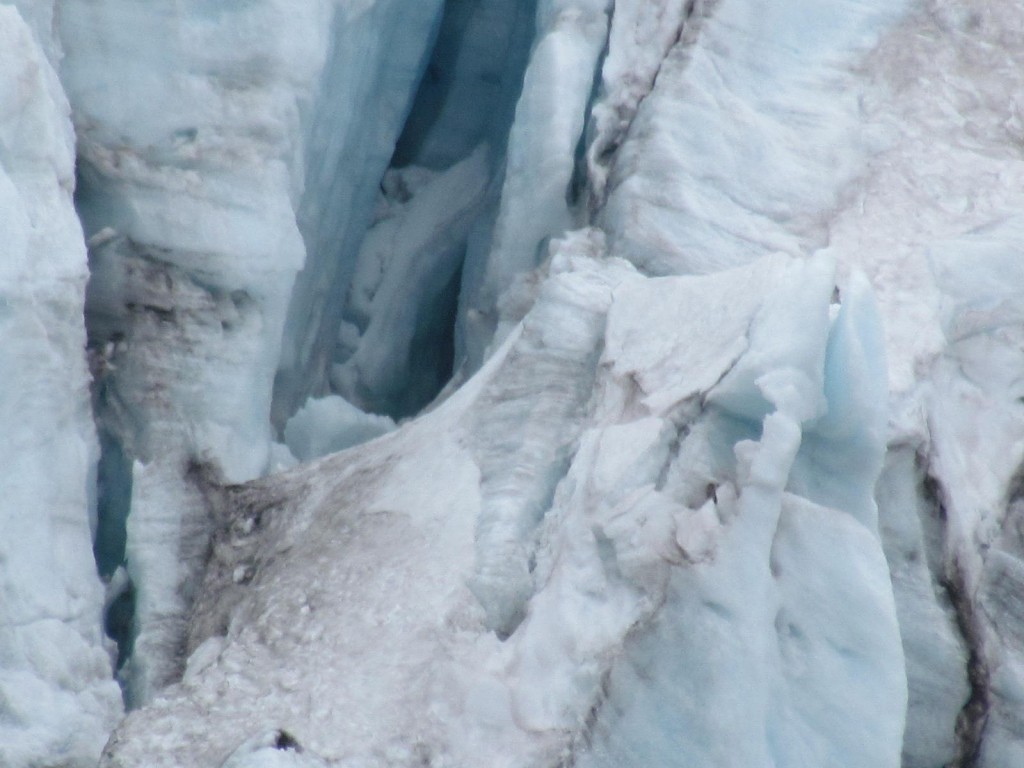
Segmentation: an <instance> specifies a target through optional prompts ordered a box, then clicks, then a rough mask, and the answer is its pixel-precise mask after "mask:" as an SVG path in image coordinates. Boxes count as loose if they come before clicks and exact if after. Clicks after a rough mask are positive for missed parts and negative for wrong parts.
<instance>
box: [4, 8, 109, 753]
mask: <svg viewBox="0 0 1024 768" xmlns="http://www.w3.org/2000/svg"><path fill="white" fill-rule="evenodd" d="M46 6H47V4H45V3H40V4H39V7H38V8H37V9H36V10H38V12H39V13H38V16H39V17H40V18H43V17H45V16H46V13H47V7H46ZM33 20H35V19H33ZM44 41H45V49H46V50H50V51H52V50H54V48H55V44H54V42H53V39H52V37H51V36H50V30H49V27H48V26H47V25H42V24H40V25H37V26H36V27H35V28H34V30H33V29H32V28H30V27H29V25H28V24H27V23H26V21H25V20H24V19H23V18H22V17H21V15H20V14H19V11H18V10H17V9H16V8H14V7H12V6H11V5H9V4H0V51H3V54H2V56H0V370H2V372H3V373H2V374H0V429H2V431H3V435H4V438H3V441H2V443H0V489H2V494H0V531H2V534H0V585H2V586H0V660H2V661H0V763H2V764H3V765H6V766H13V767H17V768H20V767H21V766H35V765H62V766H69V767H70V766H75V767H76V768H78V767H81V768H85V766H92V765H95V762H96V759H97V758H98V756H99V753H100V750H101V749H102V748H103V745H104V743H105V742H106V739H107V733H108V732H109V730H110V729H111V728H112V727H113V726H114V724H115V723H116V722H117V719H118V717H119V716H120V713H121V696H120V692H119V691H118V689H117V685H116V683H114V681H113V679H112V671H111V658H110V655H109V653H108V648H107V647H106V645H105V643H104V642H103V640H104V638H103V632H102V625H101V611H102V608H103V593H102V589H101V586H100V583H99V579H98V578H97V576H96V568H95V564H94V562H93V560H92V547H91V531H92V528H93V526H94V524H95V520H90V512H91V511H92V504H93V503H94V499H93V498H92V492H91V487H92V482H93V480H94V472H95V468H96V458H97V452H98V451H97V443H96V435H95V431H94V428H93V424H92V419H91V416H90V413H89V390H88V373H87V370H86V361H85V351H84V344H85V329H84V327H83V324H82V306H83V303H84V288H85V278H86V257H85V244H84V242H83V240H82V230H81V226H80V225H79V223H78V220H77V218H76V217H75V213H74V208H73V207H72V201H71V190H72V189H73V187H74V170H73V169H74V136H73V134H72V130H71V122H70V120H69V116H68V112H69V110H68V104H67V100H66V98H65V96H64V93H63V91H62V89H61V86H60V83H59V82H58V80H57V75H56V72H55V71H54V69H53V67H52V65H51V62H50V61H48V60H47V58H46V55H45V53H44Z"/></svg>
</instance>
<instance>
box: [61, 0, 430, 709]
mask: <svg viewBox="0 0 1024 768" xmlns="http://www.w3.org/2000/svg"><path fill="white" fill-rule="evenodd" d="M60 13H61V15H60V26H61V30H62V34H63V37H64V40H65V48H66V58H65V60H64V64H63V73H64V80H65V83H66V86H67V88H68V92H69V96H70V98H71V101H72V104H73V106H74V109H75V116H76V121H77V127H78V132H79V174H80V185H79V191H78V196H77V203H78V207H79V211H80V213H81V215H82V219H83V222H84V223H85V227H86V230H87V235H88V236H89V238H90V246H91V257H90V263H91V268H92V280H91V282H90V289H89V297H88V308H87V312H88V321H89V333H90V344H91V346H92V348H93V349H95V350H96V355H97V358H98V360H99V362H100V366H99V374H100V375H99V376H98V378H97V383H96V387H95V392H96V400H97V404H96V407H97V412H98V418H99V419H100V422H101V424H102V428H103V430H104V431H105V433H106V434H107V435H109V437H110V441H109V442H110V444H111V447H112V450H114V451H115V452H116V451H120V452H121V453H123V455H124V456H126V457H127V459H128V460H129V461H131V462H135V464H134V467H133V469H132V482H131V488H130V491H129V490H128V489H127V488H123V489H122V492H121V497H122V500H123V497H124V496H125V495H127V494H130V499H131V501H130V506H131V512H130V514H129V515H128V518H127V536H126V538H127V550H126V552H127V555H126V560H125V564H126V566H127V574H128V576H129V577H130V580H131V582H132V583H133V585H134V595H135V601H136V605H135V616H134V628H133V630H132V633H131V634H133V635H134V636H135V637H134V641H133V642H134V648H133V652H132V654H131V659H130V661H129V662H128V666H127V667H126V669H125V672H124V677H125V679H126V681H127V683H128V690H129V695H130V698H131V699H132V700H133V701H135V702H141V701H144V700H146V699H148V698H149V697H150V696H151V695H152V694H153V692H154V691H156V690H157V689H159V688H160V687H161V686H163V685H165V684H167V683H168V682H170V681H172V680H173V679H175V678H176V677H177V675H178V674H180V671H181V668H182V663H183V661H184V660H183V658H182V657H181V653H182V647H181V642H182V637H183V633H184V625H185V621H186V617H187V611H188V607H189V605H190V604H191V601H192V599H193V598H194V593H195V589H196V587H197V582H196V579H197V577H198V575H199V572H200V569H201V567H202V565H203V563H204V561H205V558H206V556H207V552H208V541H209V533H210V528H209V525H210V521H209V518H208V514H209V513H208V511H207V509H206V502H205V500H204V495H203V486H204V483H205V482H206V479H208V478H209V477H211V476H213V475H220V476H222V477H224V478H225V479H227V480H230V481H236V482H237V481H242V480H247V479H250V478H253V477H255V476H258V475H259V474H261V473H262V472H264V471H265V470H266V469H267V468H268V466H270V465H271V452H270V446H271V438H272V432H271V423H270V419H269V418H268V416H269V415H271V414H272V411H275V410H276V411H277V412H278V414H279V426H281V427H283V423H284V419H285V418H287V416H289V415H291V413H292V412H293V411H294V410H295V409H296V408H297V407H298V406H299V405H301V404H302V400H303V399H304V398H305V396H306V395H307V394H309V393H311V392H322V391H323V390H324V388H325V375H326V368H325V360H324V358H323V356H322V353H323V350H324V345H323V344H320V343H319V342H318V341H317V340H318V339H320V338H321V337H322V334H323V332H324V331H323V328H324V324H325V323H327V322H328V320H326V319H325V317H326V318H330V317H335V318H336V317H337V313H338V312H339V311H340V306H341V302H340V301H338V300H336V299H334V298H333V295H334V294H336V293H337V292H338V291H341V292H343V291H344V288H345V285H344V281H345V280H346V279H347V276H348V275H350V274H351V271H352V269H353V265H354V261H355V259H354V253H355V250H356V249H357V248H358V244H359V241H360V239H361V238H362V234H363V232H364V230H365V228H366V227H367V225H368V224H369V220H370V216H371V214H372V210H373V204H374V197H375V191H374V188H375V185H376V183H377V180H379V178H380V177H381V175H382V174H383V172H384V169H385V167H386V165H387V162H388V159H389V157H390V156H391V153H392V150H393V147H394V143H395V140H396V138H397V136H398V133H399V131H400V130H401V127H402V124H403V121H404V119H405V114H406V112H407V110H408V105H409V103H410V102H411V100H412V95H413V93H414V92H415V87H416V83H417V82H418V79H419V77H420V75H421V73H422V70H423V68H424V65H425V59H426V56H427V53H428V52H429V50H430V42H431V36H432V31H433V30H435V29H436V25H437V21H438V19H439V15H440V3H439V2H432V3H417V4H416V7H415V9H413V10H412V11H410V9H408V8H406V7H405V5H404V4H401V3H397V2H385V1H383V0H382V1H381V2H375V3H355V4H352V3H341V4H337V3H333V2H328V1H327V0H325V1H324V2H315V3H306V4H303V5H302V7H301V8H298V9H297V8H296V7H294V6H293V4H289V3H275V2H258V3H251V4H242V5H232V6H228V7H224V8H221V7H217V8H212V7H208V6H206V5H203V4H186V5H184V6H183V5H181V4H178V3H158V4H157V5H156V6H152V5H150V6H146V7H140V6H137V5H133V4H131V3H119V2H106V3H98V4H64V5H62V6H61V9H60ZM385 54H387V55H385ZM396 54H397V55H396ZM380 94H384V97H381V96H380ZM366 114H372V115H373V119H365V116H366ZM300 270H302V271H301V273H300ZM297 275H298V277H296V276H297ZM335 322H336V320H335ZM330 333H331V335H332V336H333V331H331V332H330ZM282 338H283V339H284V342H283V344H282ZM275 380H276V384H277V386H276V392H277V394H276V395H275V396H274V397H275V398H276V399H275V400H274V401H273V402H276V403H278V405H277V406H274V407H272V393H273V391H274V384H275ZM318 382H319V384H318ZM211 473H212V475H211ZM119 503H123V501H122V502H119ZM117 514H118V515H119V516H123V512H119V513H117Z"/></svg>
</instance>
